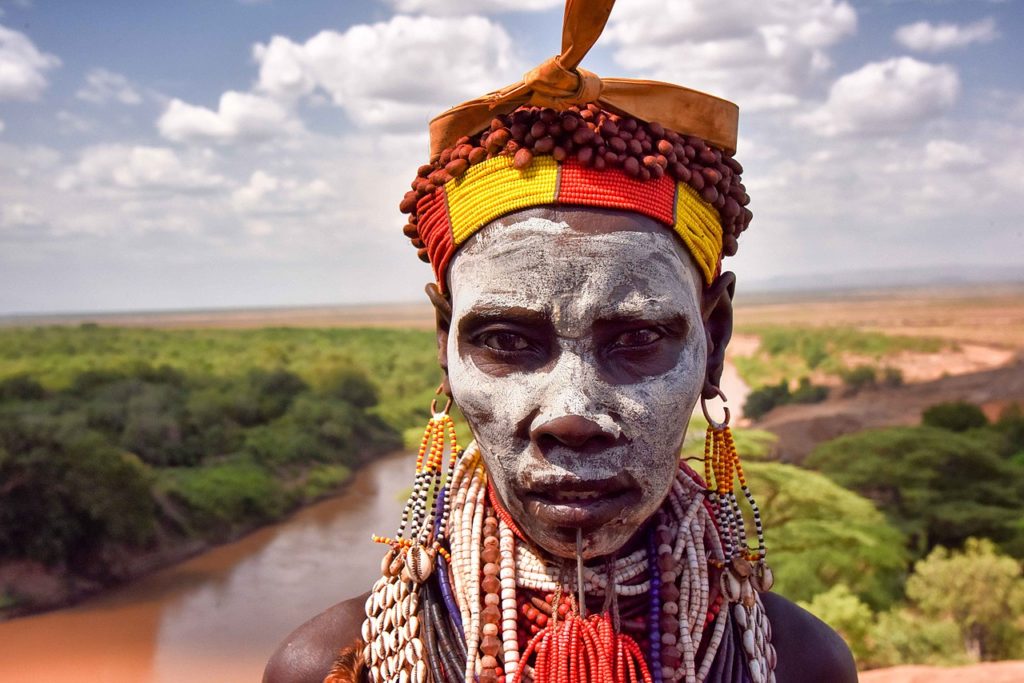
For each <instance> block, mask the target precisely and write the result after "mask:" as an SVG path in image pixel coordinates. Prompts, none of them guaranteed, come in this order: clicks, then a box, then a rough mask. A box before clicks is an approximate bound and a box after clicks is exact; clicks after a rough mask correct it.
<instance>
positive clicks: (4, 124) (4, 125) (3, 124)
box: [0, 119, 7, 133]
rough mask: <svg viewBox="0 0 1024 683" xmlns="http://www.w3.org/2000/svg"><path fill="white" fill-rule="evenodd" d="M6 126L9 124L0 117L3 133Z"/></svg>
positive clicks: (0, 131) (0, 128) (0, 126)
mask: <svg viewBox="0 0 1024 683" xmlns="http://www.w3.org/2000/svg"><path fill="white" fill-rule="evenodd" d="M5 128H7V124H6V123H4V120H3V119H0V133H3V132H4V129H5Z"/></svg>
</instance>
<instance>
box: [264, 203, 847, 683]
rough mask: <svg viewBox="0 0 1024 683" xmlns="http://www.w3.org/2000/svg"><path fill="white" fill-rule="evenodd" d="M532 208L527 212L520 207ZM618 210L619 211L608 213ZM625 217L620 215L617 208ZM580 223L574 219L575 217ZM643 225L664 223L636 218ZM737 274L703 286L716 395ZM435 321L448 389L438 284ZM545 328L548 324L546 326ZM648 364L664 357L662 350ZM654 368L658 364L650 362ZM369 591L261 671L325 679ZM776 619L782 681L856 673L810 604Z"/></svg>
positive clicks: (582, 440) (786, 605)
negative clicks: (810, 608)
mask: <svg viewBox="0 0 1024 683" xmlns="http://www.w3.org/2000/svg"><path fill="white" fill-rule="evenodd" d="M521 213H522V214H523V215H529V212H521ZM601 213H602V212H594V211H593V210H591V211H589V212H588V221H587V223H586V225H587V228H586V229H587V230H588V231H589V230H593V231H595V232H600V231H602V230H604V229H605V224H603V223H602V220H601ZM607 213H608V214H613V213H614V212H611V211H609V212H607ZM620 219H621V214H620ZM574 225H575V223H574ZM636 229H637V230H639V231H647V230H664V228H661V227H659V226H657V225H656V224H653V222H650V221H647V219H643V218H642V217H637V226H636ZM734 290H735V276H734V275H733V274H732V273H723V274H722V275H720V276H719V277H718V278H717V279H716V280H715V281H714V282H713V283H712V284H711V285H709V286H708V287H706V288H704V290H703V294H702V301H701V317H702V322H703V325H704V331H705V336H706V339H707V342H708V344H707V348H708V357H707V368H706V374H705V380H704V386H703V389H702V394H703V395H704V397H705V398H708V399H711V398H714V397H716V396H717V395H718V394H719V390H718V385H719V381H720V379H721V376H722V371H723V368H724V362H725V348H726V345H727V344H728V342H729V339H730V337H731V336H732V297H733V293H734ZM427 296H428V297H429V298H430V300H431V303H432V304H433V305H434V309H435V313H436V320H437V341H438V361H439V363H440V365H441V367H442V369H444V371H445V380H444V385H443V390H444V391H445V393H447V394H449V395H450V389H449V387H448V379H447V369H448V358H447V346H448V334H449V331H450V329H451V318H452V310H451V304H450V302H449V300H448V299H447V298H446V297H445V296H444V295H443V294H442V293H441V292H440V291H439V289H438V288H437V286H436V285H433V284H430V285H428V286H427ZM540 329H543V326H541V328H540ZM648 362H650V363H653V364H658V363H659V362H661V360H660V359H659V357H658V356H657V354H655V355H653V356H651V358H650V359H649V361H648ZM650 370H651V372H656V371H657V368H651V369H650ZM546 429H547V430H548V431H550V432H552V433H551V434H550V436H551V438H553V439H557V440H558V441H560V442H561V443H563V444H565V445H568V446H570V447H577V446H578V447H579V448H580V451H581V457H583V455H585V454H584V451H585V450H586V449H587V448H592V447H593V444H592V443H591V442H592V438H593V436H594V435H593V434H591V433H590V432H591V431H592V430H593V423H591V422H590V421H589V420H585V419H582V418H580V419H573V418H572V417H571V416H569V417H566V418H561V419H559V420H557V421H553V422H552V423H549V424H548V425H546ZM366 596H367V594H363V595H361V596H359V597H356V598H352V599H350V600H346V601H343V602H340V603H338V604H336V605H334V606H333V607H331V608H329V609H328V610H326V611H324V612H322V613H321V614H319V615H318V616H316V617H314V618H313V619H311V620H310V621H308V622H306V623H305V624H303V625H302V626H300V627H299V628H298V629H296V630H295V631H294V632H292V633H291V634H290V635H289V636H288V637H287V638H285V640H284V641H283V642H282V644H281V645H280V646H279V647H278V649H277V651H276V652H275V653H274V655H273V656H272V657H271V659H270V661H269V663H268V664H267V668H266V671H265V672H264V677H263V680H264V683H321V681H323V678H324V676H326V675H327V673H328V671H329V670H330V668H331V665H332V663H333V661H334V658H335V656H336V654H337V652H338V650H339V649H341V648H343V647H345V646H347V645H349V644H351V643H352V642H354V641H355V640H356V639H357V638H359V634H360V627H361V625H362V621H363V618H364V614H363V605H364V603H365V601H366ZM762 599H763V601H764V605H765V609H766V611H767V613H768V617H769V619H770V620H771V623H772V630H773V639H772V642H773V644H774V646H775V648H776V651H777V652H778V667H777V669H776V672H775V673H776V679H777V681H778V682H779V683H822V682H835V683H847V682H848V681H856V680H857V670H856V666H855V664H854V661H853V657H852V655H851V654H850V650H849V648H848V647H847V645H846V643H845V642H843V640H842V638H840V636H839V635H838V634H837V633H836V632H835V631H833V630H832V629H831V628H829V626H828V625H826V624H825V623H824V622H822V621H820V620H819V619H817V618H816V617H814V616H813V615H812V614H810V613H809V612H807V611H806V610H804V609H802V608H800V607H799V606H797V605H795V604H794V603H792V602H790V601H788V600H786V599H785V598H782V597H780V596H777V595H774V594H771V593H766V594H763V595H762Z"/></svg>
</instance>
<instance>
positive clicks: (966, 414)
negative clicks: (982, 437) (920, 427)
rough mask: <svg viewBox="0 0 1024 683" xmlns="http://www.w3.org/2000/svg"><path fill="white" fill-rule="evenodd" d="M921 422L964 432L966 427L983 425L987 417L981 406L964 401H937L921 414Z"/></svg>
mask: <svg viewBox="0 0 1024 683" xmlns="http://www.w3.org/2000/svg"><path fill="white" fill-rule="evenodd" d="M921 423H922V424H925V425H928V426H930V427H939V428H941V429H948V430H950V431H951V432H966V431H967V430H968V429H976V428H978V427H984V426H985V425H987V424H988V418H987V417H985V413H983V412H982V411H981V408H979V407H978V406H976V405H974V404H973V403H968V402H966V401H951V402H949V403H937V404H935V405H933V406H932V407H930V408H928V409H927V410H925V411H924V412H923V413H922V414H921Z"/></svg>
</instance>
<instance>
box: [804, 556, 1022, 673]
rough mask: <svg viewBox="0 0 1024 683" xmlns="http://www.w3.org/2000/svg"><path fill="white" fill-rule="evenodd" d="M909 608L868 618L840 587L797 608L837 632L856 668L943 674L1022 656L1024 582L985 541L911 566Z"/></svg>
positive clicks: (1010, 561)
mask: <svg viewBox="0 0 1024 683" xmlns="http://www.w3.org/2000/svg"><path fill="white" fill-rule="evenodd" d="M906 590H907V600H906V601H905V602H900V603H897V604H895V605H894V606H893V607H892V608H891V609H889V610H887V611H879V612H875V611H873V610H872V609H871V608H870V607H869V606H868V605H867V604H866V603H864V602H863V601H862V600H860V599H859V598H858V596H856V595H855V594H854V593H853V592H851V591H850V589H849V588H848V587H847V586H846V585H845V584H842V583H839V584H836V585H834V586H833V587H832V588H830V589H829V590H828V591H826V592H823V593H819V594H818V595H816V596H815V597H814V599H812V600H810V601H807V602H803V603H801V604H802V606H803V607H805V608H806V609H808V610H809V611H811V612H813V613H814V614H816V615H817V616H818V617H819V618H821V619H823V620H824V621H826V622H827V623H829V624H830V625H832V627H833V628H835V629H836V630H838V631H839V632H840V633H841V634H842V635H843V637H844V638H846V640H847V642H848V643H850V644H851V647H852V649H853V652H854V656H855V657H856V658H857V661H858V663H859V664H860V666H861V667H862V668H873V667H883V666H896V665H899V664H909V663H918V664H932V665H940V666H949V665H957V664H966V663H970V662H977V661H984V660H996V659H1012V658H1017V657H1021V656H1024V576H1022V572H1021V566H1020V563H1019V562H1017V561H1016V560H1014V559H1012V558H1010V557H1007V556H1005V555H1001V554H999V553H998V552H997V551H996V549H995V546H994V545H993V544H992V542H991V541H988V540H984V539H974V538H972V539H968V540H967V542H966V543H965V545H964V548H963V550H961V551H949V550H947V549H946V548H944V547H941V546H940V547H937V548H936V549H935V550H933V551H932V552H931V553H930V554H929V555H928V556H927V557H926V558H924V559H923V560H920V561H919V562H917V563H916V564H915V565H914V569H913V573H912V574H911V575H910V577H909V578H908V579H907V584H906Z"/></svg>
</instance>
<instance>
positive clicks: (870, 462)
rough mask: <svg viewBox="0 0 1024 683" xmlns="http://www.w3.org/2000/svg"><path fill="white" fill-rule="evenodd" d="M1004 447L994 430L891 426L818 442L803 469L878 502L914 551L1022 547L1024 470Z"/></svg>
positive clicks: (1000, 437) (1023, 546)
mask: <svg viewBox="0 0 1024 683" xmlns="http://www.w3.org/2000/svg"><path fill="white" fill-rule="evenodd" d="M1002 445H1003V438H1002V436H1001V435H1000V434H998V433H996V432H995V431H993V430H975V431H972V432H968V433H959V434H958V433H955V432H950V431H948V430H945V429H939V428H936V427H893V428H889V429H874V430H868V431H864V432H860V433H857V434H850V435H847V436H842V437H839V438H838V439H834V440H832V441H829V442H827V443H824V444H821V445H819V446H818V447H817V448H815V449H814V451H813V452H812V453H811V455H810V456H809V457H808V458H807V460H806V461H805V462H804V464H805V465H806V466H807V467H811V468H815V469H820V470H821V471H823V472H824V473H825V474H827V475H828V476H829V477H831V478H832V479H833V480H835V481H836V482H837V483H838V484H840V485H841V486H844V487H846V488H849V489H852V490H854V491H857V492H858V493H860V494H861V495H863V496H866V497H867V498H870V499H871V500H873V501H875V503H876V504H878V505H879V507H880V508H881V509H882V510H883V511H884V512H885V513H886V514H888V515H889V516H890V518H891V519H892V520H893V521H894V522H895V523H896V525H897V526H898V527H899V528H901V529H902V530H903V531H904V532H905V533H907V534H908V536H909V537H910V539H911V548H912V549H913V550H914V552H915V553H920V554H923V553H926V552H928V551H929V550H930V549H931V548H933V547H935V546H937V545H944V546H947V547H950V546H953V547H955V546H959V545H962V544H963V543H964V541H966V540H967V538H968V537H970V536H984V537H988V538H992V539H993V540H995V541H997V542H999V543H1001V544H1003V546H1004V547H1005V548H1006V549H1007V550H1008V551H1010V550H1011V548H1022V549H1024V525H1022V524H1021V515H1020V511H1021V509H1024V469H1021V468H1019V467H1016V466H1015V465H1013V464H1012V463H1010V462H1008V461H1007V460H1006V459H1005V458H1004V457H1003V456H1002V455H1001V454H1000V448H1001V447H1002ZM1014 552H1016V551H1014ZM1018 556H1019V555H1018Z"/></svg>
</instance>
